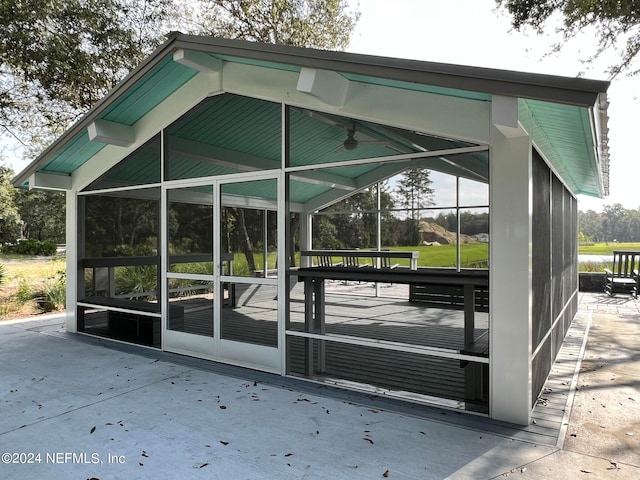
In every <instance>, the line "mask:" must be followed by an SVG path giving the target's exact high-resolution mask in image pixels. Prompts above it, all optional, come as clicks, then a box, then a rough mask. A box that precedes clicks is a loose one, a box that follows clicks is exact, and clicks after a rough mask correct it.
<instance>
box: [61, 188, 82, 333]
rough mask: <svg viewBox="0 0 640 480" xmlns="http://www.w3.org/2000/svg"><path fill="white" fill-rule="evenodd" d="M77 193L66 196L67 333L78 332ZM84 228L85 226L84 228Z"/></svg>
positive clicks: (69, 193)
mask: <svg viewBox="0 0 640 480" xmlns="http://www.w3.org/2000/svg"><path fill="white" fill-rule="evenodd" d="M76 200H77V196H76V192H75V191H73V190H67V196H66V207H67V208H66V232H67V234H66V242H67V247H66V249H67V251H66V258H67V265H66V270H67V297H66V301H67V306H66V324H65V328H66V330H67V332H72V333H75V332H77V331H78V318H77V312H76V303H77V302H78V288H77V287H78V239H77V236H78V232H79V231H80V230H79V229H78V227H79V225H78V224H77V222H78V203H77V201H76ZM83 228H84V226H83Z"/></svg>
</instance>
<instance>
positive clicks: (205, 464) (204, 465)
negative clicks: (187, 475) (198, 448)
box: [198, 463, 209, 468]
mask: <svg viewBox="0 0 640 480" xmlns="http://www.w3.org/2000/svg"><path fill="white" fill-rule="evenodd" d="M207 465H209V464H208V463H203V464H202V465H200V466H199V467H198V468H204V467H206V466H207Z"/></svg>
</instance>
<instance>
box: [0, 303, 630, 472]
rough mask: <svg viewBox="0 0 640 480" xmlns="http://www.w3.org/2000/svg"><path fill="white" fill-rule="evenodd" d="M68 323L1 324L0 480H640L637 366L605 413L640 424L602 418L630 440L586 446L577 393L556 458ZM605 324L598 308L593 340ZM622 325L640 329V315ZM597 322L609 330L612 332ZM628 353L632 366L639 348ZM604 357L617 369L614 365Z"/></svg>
mask: <svg viewBox="0 0 640 480" xmlns="http://www.w3.org/2000/svg"><path fill="white" fill-rule="evenodd" d="M62 322H63V320H62V319H61V318H59V317H49V318H48V319H44V320H37V321H22V322H1V323H0V364H1V365H2V375H1V376H0V454H3V455H2V463H0V478H6V479H25V478H47V479H86V478H98V479H101V480H104V479H112V478H113V479H132V478H139V479H146V478H154V479H156V478H158V479H174V478H180V479H183V478H184V479H191V478H194V479H199V478H207V479H211V478H214V479H216V478H220V479H223V478H224V479H230V478H232V479H236V478H240V479H244V478H246V479H270V478H278V479H281V478H285V479H286V478H292V479H294V478H295V479H300V478H308V479H316V478H318V479H324V478H338V479H340V478H344V479H354V478H404V479H443V478H453V479H457V478H459V479H467V478H470V479H484V478H486V479H489V478H503V477H505V476H511V475H517V476H523V477H527V478H549V479H553V478H562V479H571V478H617V479H620V478H622V479H627V478H628V479H631V478H633V479H635V478H640V460H638V458H639V457H638V456H636V452H637V450H635V448H637V446H636V445H637V444H636V443H633V442H638V441H639V440H640V431H638V423H637V422H638V418H639V417H638V416H636V413H637V410H633V408H637V406H638V402H640V395H639V394H638V389H639V388H640V387H639V384H638V381H637V374H638V370H637V369H636V370H635V371H634V370H631V371H629V370H627V369H623V370H621V371H618V370H616V371H617V372H618V373H616V378H618V379H620V378H621V376H622V375H623V373H622V372H624V375H627V376H629V375H630V377H624V378H625V385H624V388H625V389H626V390H625V391H624V392H623V393H624V395H627V396H628V397H633V398H634V399H635V400H638V402H636V403H631V400H629V401H628V402H615V401H611V403H610V404H607V408H606V409H605V408H602V407H600V408H601V410H603V411H604V410H606V412H607V413H608V414H610V415H613V416H615V415H616V414H617V413H619V411H618V410H617V408H619V407H624V408H625V409H626V410H627V411H628V414H629V417H628V418H629V420H632V419H633V418H635V419H636V420H635V423H634V422H631V421H629V422H627V423H625V424H623V425H618V424H615V426H614V424H613V423H608V422H609V420H607V419H604V420H603V419H598V420H597V422H596V423H598V424H602V425H605V426H608V427H609V426H610V428H611V429H612V430H614V429H615V431H616V432H622V431H624V437H625V438H624V439H623V440H624V442H626V443H623V444H622V447H620V445H618V446H617V447H615V446H611V445H610V444H609V443H606V442H605V444H604V445H603V446H602V448H600V447H598V446H595V447H593V448H591V449H589V448H587V446H588V445H596V443H597V442H595V440H594V439H595V438H598V437H597V435H599V434H600V431H598V432H597V433H595V434H594V433H593V432H591V430H590V429H589V427H587V426H582V427H581V425H584V421H585V419H587V418H589V417H590V416H591V412H590V411H589V409H588V408H587V410H584V411H583V410H582V408H583V407H582V406H581V403H580V398H579V396H576V399H575V401H574V411H573V412H572V415H571V419H570V425H569V427H568V440H566V441H565V447H564V449H563V450H560V449H558V448H555V447H550V446H543V445H536V444H533V443H528V442H523V441H518V440H515V439H513V438H509V437H506V436H500V435H496V434H492V433H488V432H484V431H481V430H478V429H469V428H464V427H463V426H460V425H452V424H448V423H445V422H442V421H434V420H432V419H426V418H420V417H419V416H414V415H410V414H407V413H406V412H399V411H393V410H381V409H377V408H372V407H371V405H363V404H356V403H352V402H347V401H342V400H340V399H338V398H331V397H324V396H320V395H314V394H310V393H308V392H303V391H297V390H295V389H292V388H283V387H281V386H277V385H274V384H269V383H265V382H263V381H262V380H260V381H252V380H251V379H249V378H238V377H233V376H228V375H223V374H220V373H216V372H212V371H208V370H206V369H201V368H197V367H193V366H189V365H188V364H182V363H179V362H171V361H166V360H164V359H161V358H160V359H159V358H156V359H154V358H151V357H150V356H149V355H144V354H143V353H144V351H139V353H136V350H135V349H130V350H128V351H123V349H119V348H105V347H104V346H97V345H96V344H95V343H92V342H89V341H87V339H86V337H82V336H79V335H70V334H64V333H63V326H62ZM600 322H601V315H599V314H597V313H595V314H594V317H593V322H592V331H594V332H596V333H597V331H598V328H600V327H599V325H601V323H600ZM626 324H627V325H628V326H629V328H630V329H632V330H633V329H634V328H635V329H636V330H637V331H638V333H640V319H639V318H638V317H632V318H631V319H626ZM602 325H603V326H602V331H603V335H604V334H606V332H608V331H610V329H611V328H613V329H614V330H615V329H617V328H618V327H619V325H616V323H615V322H611V321H605V322H604V323H603V324H602ZM593 329H595V330H593ZM632 334H633V332H630V331H627V330H625V331H624V339H625V341H627V339H628V340H629V341H631V339H632V338H638V337H637V336H633V337H632V336H631V335H632ZM594 335H595V334H594ZM594 338H595V337H594ZM600 341H603V340H600ZM616 341H617V340H616ZM606 342H608V343H605V344H603V345H602V348H605V351H608V350H607V349H611V348H615V346H614V345H613V344H611V340H610V338H609V337H607V339H606ZM105 343H106V344H108V342H105ZM628 348H629V350H628V352H627V353H629V354H630V355H632V356H634V357H633V358H635V360H637V355H638V347H637V343H636V344H635V345H632V344H629V345H628ZM591 351H592V349H590V347H589V345H588V348H587V354H585V358H586V359H588V358H590V357H589V355H590V352H591ZM612 355H613V353H612ZM599 360H600V362H601V364H602V365H614V367H615V368H619V367H620V359H619V358H618V357H615V358H614V356H611V357H607V358H605V357H602V358H600V359H599ZM585 365H586V367H584V368H585V369H590V367H589V365H590V364H589V363H587V361H585ZM602 368H605V367H602ZM602 368H600V369H598V370H600V371H602ZM590 371H591V370H585V371H583V372H582V373H581V374H580V376H579V379H578V385H583V387H584V385H591V386H593V385H594V382H598V384H600V382H603V381H604V380H603V379H601V378H599V379H594V380H591V379H590V378H588V377H586V376H583V375H586V374H588V372H590ZM634 375H635V376H634ZM256 378H262V377H259V376H258V375H256ZM610 378H611V377H610ZM609 382H611V381H610V380H609ZM618 383H621V381H619V382H618ZM603 385H604V386H607V384H606V383H604V384H603ZM629 389H630V390H629ZM604 390H606V388H600V389H598V390H595V389H594V391H597V392H600V391H604ZM583 392H584V393H585V397H586V396H587V395H586V394H587V392H588V390H587V389H586V388H582V389H581V390H579V393H580V394H582V393H583ZM589 395H591V393H589ZM615 399H618V395H617V394H616V396H615V398H614V399H612V400H615ZM607 402H608V400H607ZM576 412H578V413H576ZM599 413H603V412H599ZM598 430H600V427H599V426H598ZM583 432H586V433H584V434H583ZM574 433H575V436H572V434H574ZM627 433H631V434H632V435H627ZM594 435H595V436H594ZM616 438H617V437H616ZM572 441H576V442H578V441H579V443H581V445H582V448H579V447H578V446H572ZM614 448H618V450H614ZM620 448H622V449H623V450H624V451H620ZM614 454H615V455H614Z"/></svg>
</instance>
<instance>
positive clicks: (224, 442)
mask: <svg viewBox="0 0 640 480" xmlns="http://www.w3.org/2000/svg"><path fill="white" fill-rule="evenodd" d="M220 443H221V444H223V445H229V442H227V441H225V440H220Z"/></svg>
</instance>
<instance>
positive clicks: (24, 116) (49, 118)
mask: <svg viewBox="0 0 640 480" xmlns="http://www.w3.org/2000/svg"><path fill="white" fill-rule="evenodd" d="M170 5H171V2H170V1H169V0H148V1H145V0H49V1H46V2H43V1H39V0H24V1H19V2H16V1H15V0H0V32H1V33H0V126H1V127H2V129H3V130H4V131H5V134H6V133H8V134H10V135H11V136H13V137H14V138H17V139H19V140H20V141H21V142H22V143H23V144H24V145H25V146H26V147H28V146H29V145H30V144H31V140H32V138H33V137H34V136H35V137H44V138H51V137H52V136H54V135H58V134H59V133H60V132H61V131H63V130H64V129H65V128H67V127H68V126H69V125H70V124H71V123H72V122H73V121H74V120H75V119H76V118H77V117H78V116H79V115H81V114H82V113H84V112H86V111H87V110H88V109H89V108H90V107H91V106H92V105H93V104H94V103H95V102H97V101H98V100H99V99H100V98H102V97H103V96H104V95H105V93H106V92H107V91H108V90H109V89H111V88H112V87H113V86H114V85H115V84H116V83H117V82H118V81H119V80H121V79H122V78H123V77H124V76H125V75H126V74H127V72H128V71H129V70H130V69H131V68H132V67H134V66H135V65H137V64H138V63H139V62H140V61H141V60H142V58H144V56H146V55H147V54H148V53H150V52H151V50H152V49H153V48H154V47H155V46H156V45H158V44H159V42H160V41H161V36H160V30H159V28H158V27H159V26H160V24H161V23H162V19H163V18H164V17H165V16H166V15H167V13H168V7H169V6H170Z"/></svg>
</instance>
